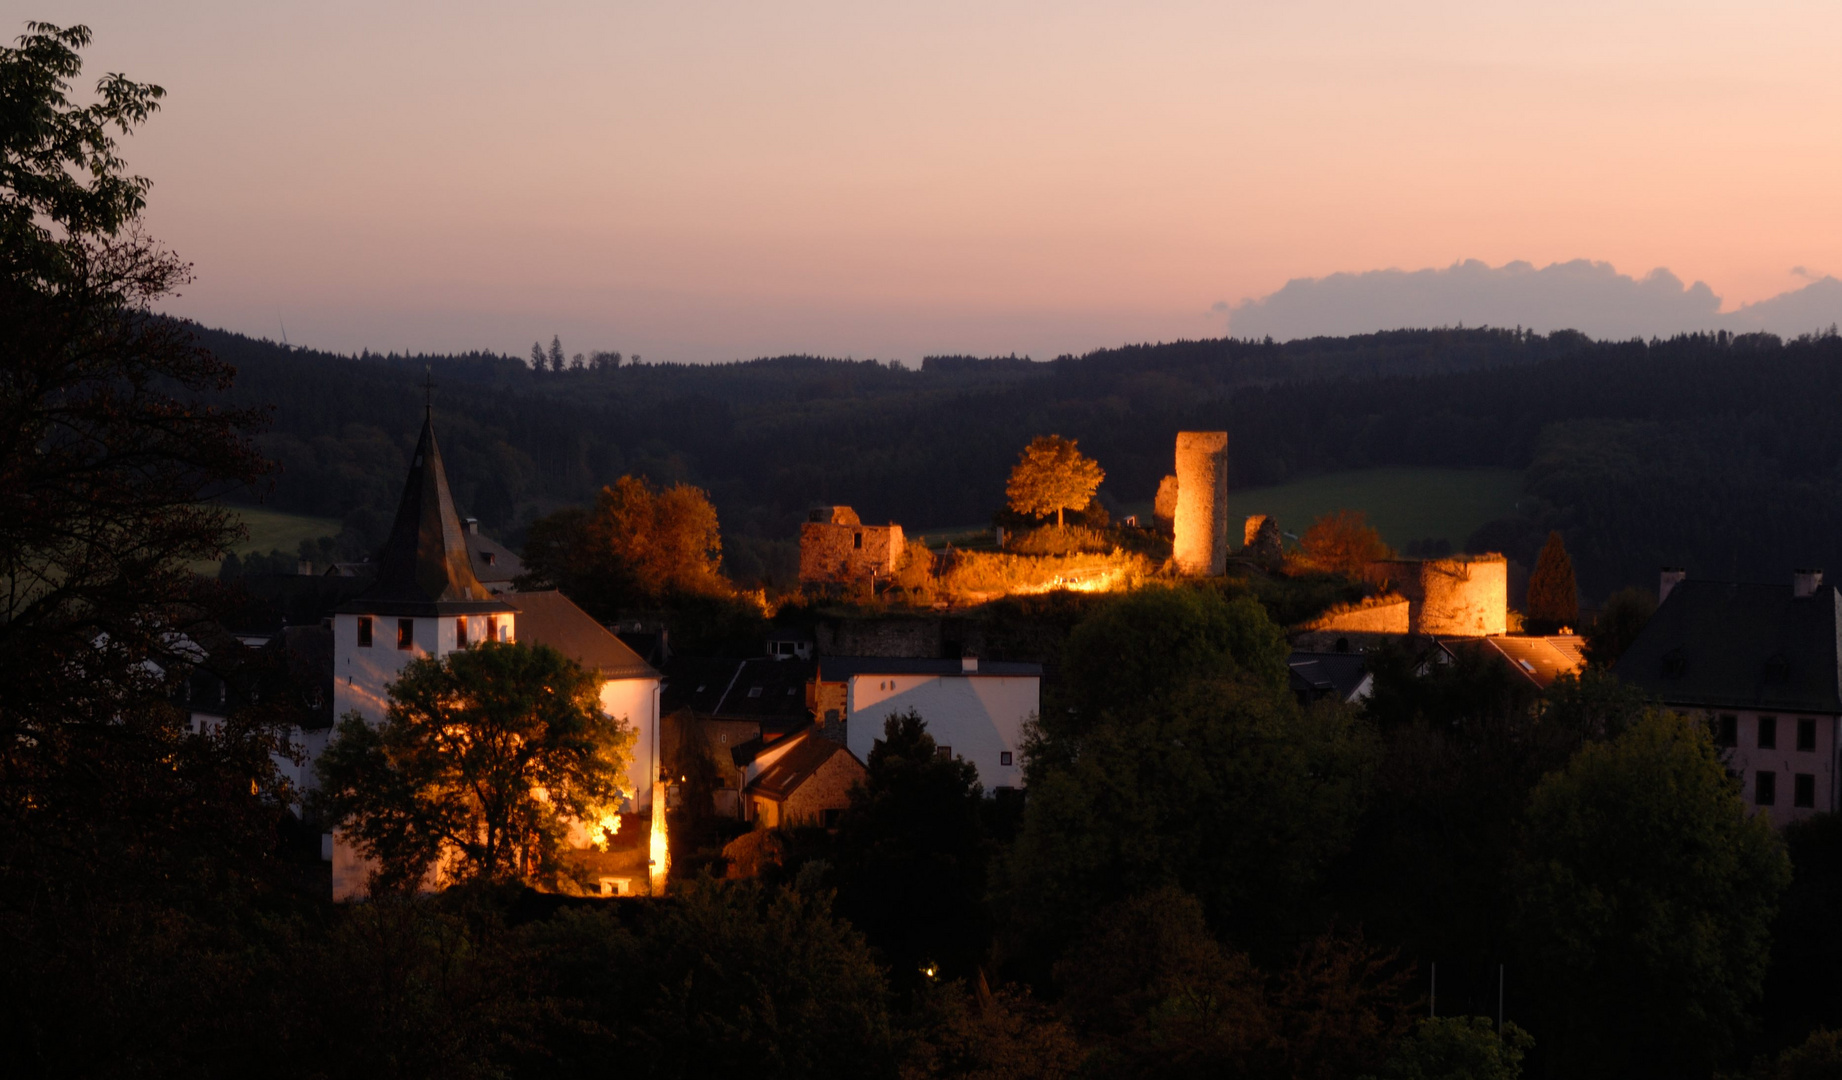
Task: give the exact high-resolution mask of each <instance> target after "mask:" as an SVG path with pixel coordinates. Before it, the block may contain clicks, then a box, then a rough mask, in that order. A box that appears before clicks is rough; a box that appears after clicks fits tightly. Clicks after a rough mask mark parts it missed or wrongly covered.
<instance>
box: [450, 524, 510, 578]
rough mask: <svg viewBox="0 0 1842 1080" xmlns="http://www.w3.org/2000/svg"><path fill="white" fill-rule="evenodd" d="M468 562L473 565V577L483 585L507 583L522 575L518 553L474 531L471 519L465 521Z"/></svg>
mask: <svg viewBox="0 0 1842 1080" xmlns="http://www.w3.org/2000/svg"><path fill="white" fill-rule="evenodd" d="M467 525H468V528H467V531H466V533H465V534H464V535H465V537H466V541H467V557H468V561H469V562H470V563H471V564H472V565H473V576H474V577H476V578H478V579H480V583H481V584H483V585H488V586H490V585H498V584H502V583H504V582H509V581H511V580H513V579H514V578H517V577H519V576H520V575H522V574H523V573H524V560H523V559H520V558H519V557H518V553H517V552H515V551H513V550H512V549H511V548H508V547H506V546H505V545H504V544H501V543H500V542H499V541H497V540H494V539H493V538H492V537H490V536H484V535H482V534H481V533H479V532H478V531H476V527H475V523H474V521H473V519H472V518H469V519H468V520H467Z"/></svg>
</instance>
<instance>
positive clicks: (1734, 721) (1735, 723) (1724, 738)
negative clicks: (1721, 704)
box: [1714, 713, 1740, 746]
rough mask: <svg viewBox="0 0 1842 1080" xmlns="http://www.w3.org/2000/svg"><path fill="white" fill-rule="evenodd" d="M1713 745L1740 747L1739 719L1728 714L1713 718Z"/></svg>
mask: <svg viewBox="0 0 1842 1080" xmlns="http://www.w3.org/2000/svg"><path fill="white" fill-rule="evenodd" d="M1714 745H1715V746H1738V745H1740V718H1739V717H1737V716H1733V715H1731V714H1729V713H1722V714H1721V715H1719V716H1717V717H1715V718H1714Z"/></svg>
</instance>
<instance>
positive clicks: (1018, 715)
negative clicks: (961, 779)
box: [817, 656, 1042, 792]
mask: <svg viewBox="0 0 1842 1080" xmlns="http://www.w3.org/2000/svg"><path fill="white" fill-rule="evenodd" d="M817 681H818V682H819V683H820V684H821V691H822V688H823V686H824V684H834V685H836V684H842V685H843V688H844V721H845V729H844V730H845V745H846V746H848V747H849V748H850V751H851V753H853V754H856V755H857V757H858V759H859V760H862V761H868V760H870V750H871V747H872V746H873V745H874V744H875V743H876V741H877V740H878V739H881V738H882V737H883V724H884V722H885V721H886V720H888V718H889V717H890V716H891V715H899V714H903V713H906V712H908V711H909V710H910V709H913V710H914V711H915V712H916V713H918V714H919V715H920V717H921V719H922V720H925V721H926V722H927V732H928V734H929V735H931V736H933V738H934V743H935V745H936V746H938V747H939V748H940V750H941V752H942V753H948V754H951V755H952V756H954V757H956V758H959V759H960V760H962V761H969V762H971V763H972V764H973V765H974V766H975V767H977V769H978V771H979V782H980V783H981V784H983V785H984V786H985V790H986V791H988V792H989V791H992V790H995V789H997V788H1019V787H1022V786H1023V759H1022V749H1023V746H1022V744H1023V728H1024V725H1025V724H1026V723H1028V722H1029V721H1030V720H1031V719H1033V718H1034V717H1035V716H1036V715H1037V714H1038V712H1040V711H1041V709H1042V665H1040V664H1023V663H1005V662H993V661H980V660H979V659H977V658H976V657H967V658H965V659H963V660H902V659H882V658H878V657H856V656H853V657H832V658H829V659H826V660H822V661H820V662H819V675H818V680H817Z"/></svg>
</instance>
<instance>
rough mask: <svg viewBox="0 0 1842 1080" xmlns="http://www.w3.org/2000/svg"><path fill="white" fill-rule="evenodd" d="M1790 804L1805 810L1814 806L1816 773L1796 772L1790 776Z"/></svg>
mask: <svg viewBox="0 0 1842 1080" xmlns="http://www.w3.org/2000/svg"><path fill="white" fill-rule="evenodd" d="M1791 805H1792V806H1796V807H1799V808H1802V809H1805V810H1810V809H1815V807H1816V775H1815V774H1814V773H1801V772H1800V773H1798V774H1797V775H1796V776H1793V777H1791Z"/></svg>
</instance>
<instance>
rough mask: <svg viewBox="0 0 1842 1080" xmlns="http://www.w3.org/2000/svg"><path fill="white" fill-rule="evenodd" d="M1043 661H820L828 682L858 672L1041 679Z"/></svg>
mask: <svg viewBox="0 0 1842 1080" xmlns="http://www.w3.org/2000/svg"><path fill="white" fill-rule="evenodd" d="M1042 673H1043V666H1042V665H1041V664H1031V663H1023V662H1021V661H1014V660H980V661H979V669H978V670H977V671H963V670H961V663H960V661H958V660H914V659H906V658H894V657H882V656H828V657H826V658H825V659H824V660H821V661H820V662H819V675H820V677H822V678H823V679H825V680H826V681H827V682H838V681H840V680H843V679H848V678H850V677H852V676H854V675H964V676H965V677H966V678H969V679H976V678H979V677H980V676H985V677H996V676H1012V677H1016V676H1034V677H1036V678H1041V677H1042Z"/></svg>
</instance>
